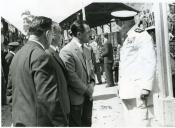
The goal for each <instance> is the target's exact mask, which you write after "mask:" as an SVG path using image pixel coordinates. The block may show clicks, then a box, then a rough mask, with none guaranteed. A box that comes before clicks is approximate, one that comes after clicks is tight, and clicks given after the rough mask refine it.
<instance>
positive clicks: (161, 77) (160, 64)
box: [154, 2, 166, 98]
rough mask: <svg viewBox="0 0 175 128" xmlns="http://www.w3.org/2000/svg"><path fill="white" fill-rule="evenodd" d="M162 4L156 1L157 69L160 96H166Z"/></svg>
mask: <svg viewBox="0 0 175 128" xmlns="http://www.w3.org/2000/svg"><path fill="white" fill-rule="evenodd" d="M161 6H162V4H161V3H157V2H155V3H154V15H155V30H156V31H155V32H156V33H155V34H156V49H157V69H158V74H156V75H158V76H157V79H158V85H159V89H160V94H161V95H160V96H161V97H162V98H165V97H166V88H165V86H166V84H165V83H166V82H165V74H164V71H165V67H164V66H166V65H164V60H165V59H164V51H163V48H164V47H163V43H164V40H163V36H164V33H163V23H162V20H163V19H162V9H161Z"/></svg>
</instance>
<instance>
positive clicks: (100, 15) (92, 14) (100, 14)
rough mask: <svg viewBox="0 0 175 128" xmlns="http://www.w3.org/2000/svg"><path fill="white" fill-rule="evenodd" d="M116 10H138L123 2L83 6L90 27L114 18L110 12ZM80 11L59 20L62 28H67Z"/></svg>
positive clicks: (96, 3)
mask: <svg viewBox="0 0 175 128" xmlns="http://www.w3.org/2000/svg"><path fill="white" fill-rule="evenodd" d="M118 10H129V11H136V12H139V11H138V10H136V9H134V8H132V7H129V6H127V5H125V4H124V3H111V2H110V3H108V2H103V3H99V2H95V3H91V4H89V5H88V6H86V7H85V14H86V20H87V21H88V23H89V25H90V27H96V26H101V25H104V24H107V23H109V22H110V21H111V19H113V18H115V17H113V16H112V15H111V12H113V11H118ZM78 13H82V10H81V9H80V10H79V11H77V12H75V13H74V14H72V15H70V16H69V17H68V18H66V19H65V20H63V21H62V22H60V25H61V26H62V27H63V29H69V28H70V25H71V24H72V22H73V21H74V20H75V19H76V17H77V14H78Z"/></svg>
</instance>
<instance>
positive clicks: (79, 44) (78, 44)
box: [72, 37, 82, 47]
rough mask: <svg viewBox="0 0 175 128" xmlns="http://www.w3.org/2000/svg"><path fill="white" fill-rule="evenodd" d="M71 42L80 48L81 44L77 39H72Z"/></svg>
mask: <svg viewBox="0 0 175 128" xmlns="http://www.w3.org/2000/svg"><path fill="white" fill-rule="evenodd" d="M72 41H73V42H75V43H76V44H77V46H78V47H81V46H82V44H81V43H80V40H79V39H78V38H77V37H73V38H72Z"/></svg>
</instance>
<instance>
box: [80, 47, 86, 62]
mask: <svg viewBox="0 0 175 128" xmlns="http://www.w3.org/2000/svg"><path fill="white" fill-rule="evenodd" d="M81 48H82V56H83V59H84V61H85V63H86V56H85V53H84V45H83V44H82V45H81Z"/></svg>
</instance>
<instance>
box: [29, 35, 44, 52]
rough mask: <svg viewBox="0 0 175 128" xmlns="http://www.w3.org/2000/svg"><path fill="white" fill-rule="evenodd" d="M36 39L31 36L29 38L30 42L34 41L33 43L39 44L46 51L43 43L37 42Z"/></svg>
mask: <svg viewBox="0 0 175 128" xmlns="http://www.w3.org/2000/svg"><path fill="white" fill-rule="evenodd" d="M35 38H36V37H35V36H33V35H31V36H30V37H29V41H33V42H35V43H37V44H39V45H40V46H41V47H42V48H43V49H44V50H45V48H44V45H43V44H42V43H41V42H39V41H37V40H36V39H35Z"/></svg>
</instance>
